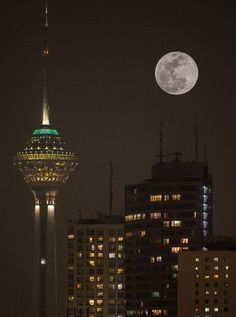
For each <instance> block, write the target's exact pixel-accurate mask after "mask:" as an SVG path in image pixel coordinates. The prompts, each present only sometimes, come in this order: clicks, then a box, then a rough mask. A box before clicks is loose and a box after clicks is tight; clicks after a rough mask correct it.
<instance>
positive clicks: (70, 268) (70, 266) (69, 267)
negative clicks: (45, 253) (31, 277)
mask: <svg viewBox="0 0 236 317" xmlns="http://www.w3.org/2000/svg"><path fill="white" fill-rule="evenodd" d="M42 260H45V259H42ZM42 260H41V261H42ZM41 264H42V262H41ZM44 264H46V260H45V263H44ZM68 270H69V271H74V266H73V265H68Z"/></svg>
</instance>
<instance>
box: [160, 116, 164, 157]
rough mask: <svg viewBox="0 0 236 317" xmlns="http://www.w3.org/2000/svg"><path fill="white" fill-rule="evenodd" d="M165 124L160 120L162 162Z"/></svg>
mask: <svg viewBox="0 0 236 317" xmlns="http://www.w3.org/2000/svg"><path fill="white" fill-rule="evenodd" d="M163 126H164V124H163V122H162V121H160V155H159V157H160V163H162V159H163V137H164V135H163Z"/></svg>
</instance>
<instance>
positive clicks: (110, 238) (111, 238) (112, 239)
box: [108, 237, 116, 242]
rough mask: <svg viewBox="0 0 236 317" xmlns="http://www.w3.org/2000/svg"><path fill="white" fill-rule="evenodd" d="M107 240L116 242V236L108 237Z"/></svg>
mask: <svg viewBox="0 0 236 317" xmlns="http://www.w3.org/2000/svg"><path fill="white" fill-rule="evenodd" d="M108 241H109V242H116V238H115V237H109V239H108Z"/></svg>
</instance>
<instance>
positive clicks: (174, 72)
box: [155, 52, 198, 95]
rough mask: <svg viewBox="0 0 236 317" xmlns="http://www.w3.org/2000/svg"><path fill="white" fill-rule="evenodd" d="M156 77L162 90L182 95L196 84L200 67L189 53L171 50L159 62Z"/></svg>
mask: <svg viewBox="0 0 236 317" xmlns="http://www.w3.org/2000/svg"><path fill="white" fill-rule="evenodd" d="M155 77H156V81H157V83H158V85H159V87H160V88H161V89H162V90H164V91H165V92H167V93H168V94H171V95H181V94H185V93H186V92H188V91H190V90H191V89H192V88H193V87H194V85H195V84H196V82H197V79H198V67H197V64H196V63H195V61H194V60H193V58H192V57H191V56H189V55H188V54H186V53H182V52H171V53H168V54H166V55H164V56H163V57H162V58H161V59H160V60H159V62H158V63H157V65H156V69H155Z"/></svg>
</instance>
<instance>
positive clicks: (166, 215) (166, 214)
mask: <svg viewBox="0 0 236 317" xmlns="http://www.w3.org/2000/svg"><path fill="white" fill-rule="evenodd" d="M163 218H164V219H166V218H168V211H165V212H164V215H163Z"/></svg>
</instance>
